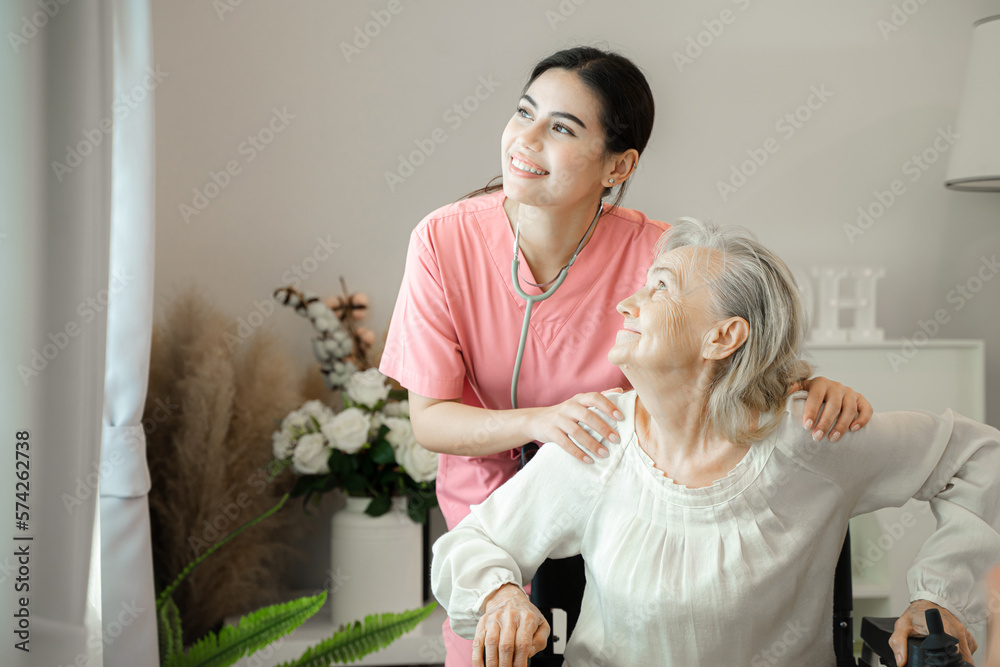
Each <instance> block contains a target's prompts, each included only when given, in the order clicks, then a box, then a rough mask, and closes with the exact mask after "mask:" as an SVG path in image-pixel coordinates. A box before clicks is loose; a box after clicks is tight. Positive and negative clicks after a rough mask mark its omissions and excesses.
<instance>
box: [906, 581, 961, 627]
mask: <svg viewBox="0 0 1000 667" xmlns="http://www.w3.org/2000/svg"><path fill="white" fill-rule="evenodd" d="M917 600H927V601H928V602H933V603H934V604H936V605H937V606H939V607H943V608H945V609H947V610H948V611H950V612H951V613H952V615H953V616H954V617H955V618H956V619H958V622H959V623H961V624H962V625H964V626H965V629H966V630H971V629H972V628H971V627H969V622H968V621H967V620H966V618H965V614H963V613H962V612H961V611H959V610H958V607H956V606H955V605H954V604H952V603H951V602H949V601H948V600H945V599H944V598H943V597H941V596H940V595H935V594H934V593H930V592H928V591H917V592H916V593H911V594H910V602H916V601H917Z"/></svg>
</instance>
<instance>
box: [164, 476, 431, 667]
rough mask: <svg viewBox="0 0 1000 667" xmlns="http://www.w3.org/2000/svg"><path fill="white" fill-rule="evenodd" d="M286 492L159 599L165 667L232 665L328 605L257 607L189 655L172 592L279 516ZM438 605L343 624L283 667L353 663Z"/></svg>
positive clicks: (314, 600) (302, 602) (309, 600)
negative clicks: (227, 547) (246, 535)
mask: <svg viewBox="0 0 1000 667" xmlns="http://www.w3.org/2000/svg"><path fill="white" fill-rule="evenodd" d="M288 498H289V494H287V493H286V494H285V495H284V496H282V497H281V499H280V500H279V501H278V502H277V504H275V506H274V507H272V508H271V509H269V510H267V511H266V512H264V513H263V514H261V515H260V516H257V517H255V518H253V519H251V520H250V521H248V522H247V523H245V524H243V525H242V526H240V527H239V528H237V529H236V530H234V531H233V532H232V533H230V534H229V535H227V536H226V537H225V538H224V539H222V540H221V541H219V542H218V543H217V544H215V545H213V546H212V548H210V549H208V550H207V551H206V552H205V553H203V554H201V555H200V556H198V558H196V559H195V560H193V561H191V563H189V564H188V566H187V567H185V568H184V569H183V570H182V571H181V573H180V574H179V575H177V578H176V579H174V581H173V582H171V583H170V585H169V586H167V587H166V588H164V589H163V591H162V592H161V593H160V595H159V596H157V599H156V618H157V626H158V630H159V635H160V664H161V665H163V666H164V667H227V666H228V665H232V664H233V663H235V662H236V661H237V660H239V659H240V658H242V657H243V656H244V655H248V654H251V653H253V652H254V651H258V650H260V649H262V648H264V647H265V646H267V645H268V644H270V643H272V642H273V641H275V640H276V639H278V638H279V637H282V636H284V635H286V634H288V633H289V632H291V631H292V630H294V629H295V628H297V627H299V626H300V625H302V624H303V623H304V622H305V621H306V620H307V619H309V618H310V617H311V616H313V615H314V614H315V613H316V612H318V611H319V610H320V608H321V607H322V606H323V603H324V602H325V601H326V591H322V592H320V593H319V594H317V595H309V596H306V597H301V598H298V599H296V600H292V601H290V602H285V603H282V604H276V605H271V606H269V607H264V608H262V609H258V610H257V611H255V612H253V613H252V614H250V615H248V616H244V617H242V618H241V619H240V620H239V622H238V623H237V624H236V626H235V627H233V626H226V627H223V628H222V630H221V631H219V633H215V632H209V633H208V634H207V635H205V636H204V637H202V638H201V639H200V640H198V641H197V642H196V643H195V644H194V645H193V646H191V648H190V649H189V650H188V651H187V652H185V651H184V647H183V640H182V635H183V633H182V630H181V617H180V612H179V611H178V609H177V605H176V604H175V603H174V600H173V597H172V595H173V592H174V591H175V590H177V587H178V586H180V584H181V583H182V582H183V581H184V579H186V578H187V576H188V575H189V574H191V572H192V571H193V570H194V569H195V568H196V567H198V565H200V564H201V563H203V562H204V561H205V559H206V558H208V557H209V556H210V555H212V554H213V553H215V552H216V551H218V550H219V549H220V548H222V547H223V546H224V545H225V544H227V543H229V542H230V541H231V540H233V539H234V538H235V537H237V536H238V535H239V534H241V533H242V532H243V531H245V530H246V529H248V528H250V527H252V526H253V525H255V524H257V523H258V522H260V521H263V520H264V519H265V518H267V517H269V516H271V515H272V514H274V513H275V512H277V511H278V510H279V509H281V507H282V506H283V505H284V504H285V502H286V501H287V500H288ZM435 607H437V603H436V602H431V603H430V604H428V605H427V606H425V607H422V608H420V609H413V610H410V611H405V612H402V613H400V614H391V613H385V614H373V615H370V616H367V617H366V618H365V621H364V623H361V622H360V621H355V622H354V624H353V625H350V624H349V625H346V626H341V628H340V629H339V630H338V631H337V632H335V633H334V634H333V635H332V636H331V637H329V638H328V639H325V640H323V641H322V642H320V643H319V644H317V645H316V646H313V647H312V648H310V649H308V650H306V652H305V653H303V654H302V656H301V657H300V658H299V659H298V660H295V661H292V662H286V663H284V664H283V665H282V666H281V667H327V665H329V664H330V663H331V662H351V661H355V660H359V659H360V658H362V657H364V656H366V655H368V654H369V653H373V652H375V651H378V650H381V649H383V648H385V647H386V646H388V645H389V644H391V643H392V642H394V641H396V640H397V639H398V638H400V637H402V636H403V635H404V634H406V633H407V632H409V631H410V630H412V629H414V628H415V627H417V626H418V625H419V624H420V623H421V622H422V621H423V620H425V619H426V618H427V617H428V616H430V615H431V612H433V611H434V608H435Z"/></svg>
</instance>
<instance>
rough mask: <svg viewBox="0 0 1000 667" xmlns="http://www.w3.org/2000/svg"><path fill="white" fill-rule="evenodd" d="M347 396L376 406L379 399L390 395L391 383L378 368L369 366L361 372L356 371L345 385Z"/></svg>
mask: <svg viewBox="0 0 1000 667" xmlns="http://www.w3.org/2000/svg"><path fill="white" fill-rule="evenodd" d="M344 391H346V392H347V397H348V398H349V399H351V400H352V401H354V402H355V403H358V404H359V405H366V406H368V407H369V408H374V407H375V405H376V404H377V403H378V402H379V401H384V400H385V399H386V398H388V397H389V385H388V384H387V383H386V377H385V376H384V375H382V374H381V373H379V372H378V369H377V368H369V369H368V370H366V371H363V372H361V373H355V374H354V375H352V376H351V377H350V378H349V379H348V380H347V384H346V385H345V386H344Z"/></svg>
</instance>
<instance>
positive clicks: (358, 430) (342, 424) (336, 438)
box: [323, 408, 370, 454]
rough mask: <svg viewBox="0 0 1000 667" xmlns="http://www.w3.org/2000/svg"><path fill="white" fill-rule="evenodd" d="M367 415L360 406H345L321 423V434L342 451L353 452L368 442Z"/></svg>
mask: <svg viewBox="0 0 1000 667" xmlns="http://www.w3.org/2000/svg"><path fill="white" fill-rule="evenodd" d="M369 427H370V426H369V421H368V415H367V414H365V411H364V410H362V409H361V408H347V409H346V410H344V411H343V412H341V413H340V414H338V415H337V416H336V417H334V418H333V419H332V420H331V421H330V422H328V423H326V424H324V425H323V435H325V436H326V437H327V439H328V440H329V441H330V444H331V445H332V446H333V447H336V448H337V449H339V450H340V451H342V452H346V453H348V454H354V453H355V452H357V451H358V450H359V449H361V447H362V446H363V445H364V444H365V443H366V442H368V429H369Z"/></svg>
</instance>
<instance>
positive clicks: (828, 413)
mask: <svg viewBox="0 0 1000 667" xmlns="http://www.w3.org/2000/svg"><path fill="white" fill-rule="evenodd" d="M800 389H804V390H805V391H808V392H809V396H808V397H807V398H806V405H805V409H804V410H803V413H802V425H803V426H804V427H805V428H807V429H812V432H813V434H812V435H813V440H822V439H823V436H825V435H826V434H827V433H828V432H829V433H830V442H837V441H838V440H840V436H842V435H844V434H845V433H847V430H848V429H850V430H852V431H857V430H858V429H859V428H861V427H863V426H865V425H867V424H868V422H869V421H870V420H871V418H872V414H873V413H874V410H873V409H872V406H871V403H869V402H868V399H866V398H865V397H864V396H862V395H861V394H859V393H858V392H856V391H854V390H853V389H851V388H850V387H848V386H845V385H842V384H840V383H839V382H834V381H833V380H829V379H827V378H825V377H821V376H816V377H814V378H809V379H808V380H804V381H802V382H799V383H796V384H795V385H794V386H793V387H792V391H798V390H800ZM824 404H825V407H823V414H822V415H819V411H820V406H822V405H824ZM817 415H819V421H818V422H817V421H816V417H817ZM814 424H815V425H814ZM831 429H832V430H831Z"/></svg>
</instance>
